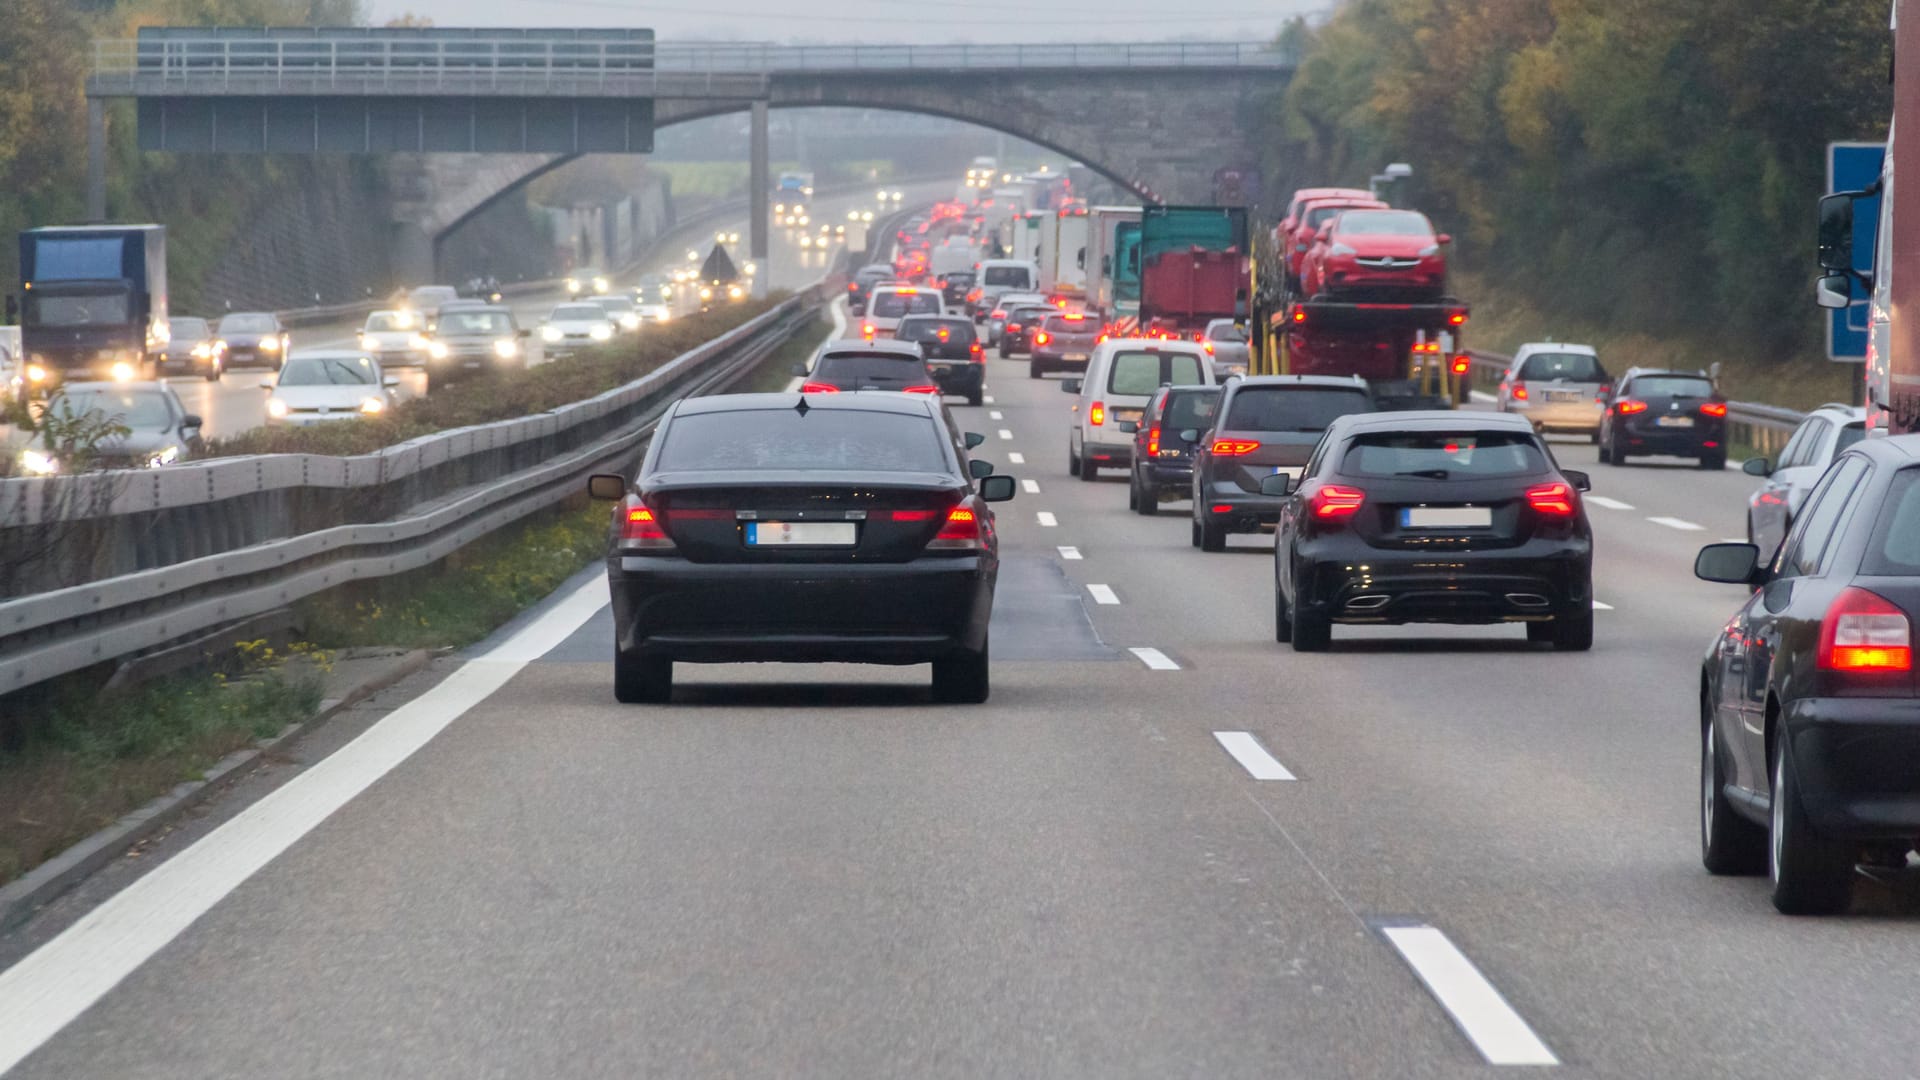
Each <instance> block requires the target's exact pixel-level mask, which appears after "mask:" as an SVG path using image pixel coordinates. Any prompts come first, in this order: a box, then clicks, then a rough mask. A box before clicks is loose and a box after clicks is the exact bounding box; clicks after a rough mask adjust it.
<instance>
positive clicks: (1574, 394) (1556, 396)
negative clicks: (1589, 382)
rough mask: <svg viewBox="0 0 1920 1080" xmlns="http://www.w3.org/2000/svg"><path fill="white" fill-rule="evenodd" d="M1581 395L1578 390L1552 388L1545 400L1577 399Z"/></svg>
mask: <svg viewBox="0 0 1920 1080" xmlns="http://www.w3.org/2000/svg"><path fill="white" fill-rule="evenodd" d="M1581 396H1582V395H1581V393H1580V391H1578V390H1554V391H1552V392H1550V393H1548V394H1547V400H1548V401H1579V400H1580V398H1581Z"/></svg>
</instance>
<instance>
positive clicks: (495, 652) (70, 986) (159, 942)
mask: <svg viewBox="0 0 1920 1080" xmlns="http://www.w3.org/2000/svg"><path fill="white" fill-rule="evenodd" d="M606 603H607V581H606V578H605V577H600V576H596V577H595V578H594V579H593V580H591V581H589V582H587V583H586V584H585V585H582V586H581V587H579V588H578V589H575V590H574V591H573V592H572V593H571V594H569V595H567V596H566V597H564V598H562V599H561V600H560V602H559V603H557V604H555V605H554V606H553V607H552V608H550V609H549V610H548V611H547V612H546V613H545V614H544V615H542V616H540V617H539V618H538V619H535V620H534V621H533V622H532V623H530V624H528V625H527V626H526V627H525V628H523V629H522V630H520V632H518V633H516V634H514V635H513V636H512V637H510V638H508V639H507V640H506V641H505V642H503V643H501V644H500V645H499V646H498V647H496V648H494V649H492V650H490V651H489V652H487V653H485V654H484V655H482V656H480V657H478V658H476V659H473V660H469V661H468V662H466V663H465V664H462V665H461V666H460V667H459V668H458V669H456V670H455V671H454V672H453V674H451V675H449V676H447V678H446V679H445V680H444V681H442V682H441V683H440V684H439V685H438V686H435V687H434V688H433V689H431V690H429V691H427V692H426V693H424V694H422V695H421V696H420V697H418V698H415V699H414V700H413V701H410V702H408V703H407V704H405V705H402V706H401V707H400V708H398V709H395V710H394V711H393V712H391V713H388V714H387V715H386V716H385V717H384V718H383V719H381V720H380V721H379V722H378V723H376V724H374V725H373V726H372V727H371V728H368V729H367V730H366V731H365V732H363V733H362V734H361V735H360V736H359V737H358V738H356V739H354V740H353V741H352V742H350V743H348V744H347V745H346V746H344V747H342V748H341V749H339V750H337V751H335V752H334V753H333V754H331V755H329V756H328V757H326V758H325V759H323V760H321V761H320V762H319V763H318V764H316V765H314V766H313V767H312V768H310V769H308V770H307V771H306V772H303V773H301V774H300V775H298V776H295V777H294V778H293V779H291V780H289V781H287V782H286V783H285V784H284V785H282V786H281V787H280V788H279V789H278V790H276V791H274V792H273V793H272V794H270V795H268V796H267V797H266V798H264V799H261V800H260V801H259V802H257V803H255V804H253V805H252V806H250V807H248V808H247V809H246V810H244V811H242V812H241V813H240V814H239V815H238V816H237V817H235V818H234V819H233V820H231V821H229V822H227V823H226V824H225V825H222V826H220V827H219V828H217V829H215V830H214V831H213V832H211V833H208V834H207V835H206V836H204V837H202V838H201V839H200V840H198V841H195V842H194V844H193V845H192V846H191V847H188V848H187V849H186V850H185V851H182V852H181V853H180V854H178V855H176V856H174V857H173V858H171V859H169V860H167V861H166V862H164V863H161V864H160V866H159V867H158V868H157V869H155V870H153V871H152V872H151V873H149V874H147V875H146V876H145V877H142V878H140V879H139V880H137V881H135V882H134V883H133V884H131V885H129V886H127V887H126V888H125V889H122V890H121V891H120V892H119V894H118V895H116V896H114V897H113V898H112V899H110V900H108V901H107V902H106V903H104V904H101V905H100V906H99V907H97V908H95V909H94V910H93V911H91V912H89V913H88V914H87V915H86V916H85V917H83V918H82V919H80V921H79V922H76V923H74V924H73V925H72V926H70V927H68V928H67V929H66V930H64V931H62V932H61V933H60V935H59V936H58V937H55V938H54V939H53V940H52V941H49V942H47V943H46V944H45V945H42V946H40V948H38V949H36V950H35V951H34V952H32V953H30V954H28V956H27V957H26V959H24V960H21V961H20V962H19V963H17V964H15V965H14V966H13V967H11V968H9V969H7V970H6V971H4V972H0V1073H5V1072H6V1071H7V1070H9V1069H11V1068H13V1067H14V1066H15V1065H17V1064H19V1062H20V1060H21V1059H22V1058H24V1057H26V1056H27V1055H28V1054H31V1053H33V1052H34V1051H35V1050H36V1049H38V1048H39V1047H40V1046H41V1045H42V1044H44V1043H45V1042H46V1041H47V1040H48V1039H51V1038H52V1037H53V1036H54V1035H55V1034H57V1033H58V1032H59V1031H60V1029H61V1028H63V1027H65V1026H67V1024H68V1023H70V1022H72V1021H73V1019H74V1018H75V1017H77V1016H79V1015H80V1014H81V1013H83V1012H85V1011H86V1010H87V1009H88V1008H89V1007H91V1006H92V1005H93V1003H94V1002H96V1001H98V1000H100V998H102V997H103V996H105V995H106V993H107V992H108V991H110V990H112V989H113V988H114V986H116V985H118V984H119V982H120V981H121V980H122V979H124V978H126V977H127V976H128V975H130V974H132V973H133V972H134V970H135V969H137V968H139V967H140V965H141V964H143V963H145V962H146V961H147V959H148V958H149V957H151V956H153V954H154V953H156V952H159V951H160V950H161V949H162V948H164V947H165V946H166V945H167V943H168V942H170V941H172V940H173V939H174V938H175V937H177V936H178V935H179V934H180V932H181V931H183V930H185V929H186V928H187V927H188V926H190V925H192V923H193V922H194V921H195V920H197V919H199V918H200V916H202V915H204V914H206V913H207V911H208V910H209V909H211V908H212V907H213V906H214V905H215V904H217V903H219V902H220V901H221V900H222V899H223V898H225V897H226V895H227V894H228V893H230V892H232V891H233V890H234V889H236V888H238V887H239V886H240V885H241V884H242V883H244V882H245V881H246V880H247V879H248V878H250V877H252V876H253V875H254V873H256V872H257V871H258V870H259V869H260V868H261V867H263V866H265V865H267V864H268V863H269V862H272V861H273V860H274V859H275V858H277V857H278V856H279V855H280V854H281V853H282V852H284V851H286V850H287V849H288V848H290V847H292V846H293V845H294V844H295V843H296V842H298V841H299V840H300V838H301V837H303V836H305V835H307V833H308V832H309V831H311V830H312V829H313V828H314V826H316V825H319V824H320V823H321V822H322V821H325V820H326V819H327V818H328V817H329V816H331V815H332V814H333V813H334V811H336V810H338V809H340V808H341V807H342V806H345V805H346V804H347V803H348V802H349V801H351V800H352V799H353V798H354V797H355V796H357V795H359V794H360V793H361V792H362V791H365V790H366V789H367V788H368V787H369V786H371V785H372V784H373V783H374V782H375V781H376V780H379V779H380V778H381V777H383V776H385V775H386V774H387V773H388V772H390V771H392V769H393V768H394V767H395V766H397V765H399V764H400V763H401V762H403V761H405V760H407V758H409V757H411V756H412V755H413V753H414V752H415V751H416V750H419V749H420V748H421V747H422V746H425V745H426V744H427V743H428V742H430V741H432V740H433V738H434V736H436V735H438V734H440V732H442V731H443V730H445V729H446V727H447V726H448V725H449V724H452V723H453V722H454V721H455V720H458V719H459V718H460V717H461V716H462V715H464V714H465V713H466V712H467V710H469V709H471V708H473V707H474V706H475V705H478V704H479V703H481V702H482V701H484V700H486V699H487V697H488V696H489V695H491V694H492V693H493V692H494V691H496V690H498V689H500V687H501V686H503V685H504V684H505V683H506V682H507V680H508V679H511V678H513V676H514V675H515V674H517V673H518V672H519V671H520V669H521V668H523V667H525V666H526V665H527V663H528V662H529V661H532V660H535V659H537V658H539V657H540V656H542V655H544V654H545V653H546V652H547V651H548V650H550V649H552V648H553V647H554V646H556V645H558V644H560V642H562V641H564V640H566V639H567V637H568V636H569V635H571V634H572V633H573V632H574V631H575V630H578V629H579V628H580V627H581V625H583V624H584V623H585V622H586V621H587V620H588V619H589V618H592V617H593V615H594V614H595V613H596V612H598V611H599V610H600V609H601V608H602V607H605V606H606Z"/></svg>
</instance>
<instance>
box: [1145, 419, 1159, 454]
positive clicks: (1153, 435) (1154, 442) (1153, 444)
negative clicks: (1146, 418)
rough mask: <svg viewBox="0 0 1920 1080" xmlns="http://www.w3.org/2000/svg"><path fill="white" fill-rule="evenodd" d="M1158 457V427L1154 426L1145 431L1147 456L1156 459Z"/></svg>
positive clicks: (1157, 425)
mask: <svg viewBox="0 0 1920 1080" xmlns="http://www.w3.org/2000/svg"><path fill="white" fill-rule="evenodd" d="M1159 455H1160V425H1159V424H1155V425H1153V426H1152V427H1150V428H1148V429H1147V456H1148V457H1158V456H1159Z"/></svg>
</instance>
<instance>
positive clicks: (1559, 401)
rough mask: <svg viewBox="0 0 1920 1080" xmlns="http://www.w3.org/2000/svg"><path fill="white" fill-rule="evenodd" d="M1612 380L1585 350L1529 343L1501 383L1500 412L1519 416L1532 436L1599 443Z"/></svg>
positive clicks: (1590, 350)
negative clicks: (1573, 436)
mask: <svg viewBox="0 0 1920 1080" xmlns="http://www.w3.org/2000/svg"><path fill="white" fill-rule="evenodd" d="M1612 383H1613V380H1612V379H1611V378H1610V377H1608V375H1607V369H1606V368H1605V367H1603V366H1601V364H1600V357H1599V354H1597V353H1595V352H1594V350H1593V347H1592V346H1590V345H1563V344H1559V343H1556V342H1530V343H1528V344H1526V345H1522V346H1520V350H1519V351H1518V352H1516V353H1514V354H1513V363H1511V364H1509V365H1508V366H1507V370H1506V372H1505V374H1503V375H1502V376H1501V378H1500V394H1499V407H1500V411H1501V412H1506V413H1513V414H1515V415H1517V416H1524V417H1526V418H1527V422H1528V423H1530V424H1532V425H1533V428H1534V430H1535V431H1539V432H1542V433H1546V432H1550V431H1552V432H1571V433H1574V434H1579V435H1585V436H1587V437H1588V438H1589V439H1591V440H1593V441H1594V442H1599V441H1600V414H1601V413H1602V412H1604V411H1605V410H1606V406H1605V402H1606V399H1607V394H1608V392H1609V391H1610V390H1611V389H1612Z"/></svg>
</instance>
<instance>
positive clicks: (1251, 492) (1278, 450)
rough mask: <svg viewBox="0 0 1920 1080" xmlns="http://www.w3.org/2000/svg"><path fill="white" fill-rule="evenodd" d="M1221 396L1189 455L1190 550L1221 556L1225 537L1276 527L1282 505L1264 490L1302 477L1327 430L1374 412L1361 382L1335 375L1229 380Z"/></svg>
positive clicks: (1368, 394)
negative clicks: (1278, 479)
mask: <svg viewBox="0 0 1920 1080" xmlns="http://www.w3.org/2000/svg"><path fill="white" fill-rule="evenodd" d="M1223 393H1224V397H1223V398H1222V399H1221V402H1220V408H1219V411H1218V412H1216V413H1215V414H1214V420H1213V426H1212V427H1211V428H1210V429H1209V430H1207V431H1206V432H1205V433H1204V434H1203V435H1202V436H1201V438H1200V441H1199V444H1198V445H1196V446H1195V447H1194V450H1193V469H1192V477H1193V492H1192V494H1193V544H1194V546H1195V547H1197V548H1199V549H1200V550H1202V551H1224V550H1226V546H1227V534H1228V533H1251V532H1260V531H1261V530H1263V529H1271V528H1273V527H1274V525H1275V524H1277V523H1278V522H1279V520H1280V508H1281V505H1282V504H1283V503H1284V502H1285V500H1284V499H1282V498H1279V497H1277V496H1274V495H1269V494H1267V493H1265V492H1264V491H1263V490H1262V488H1261V483H1262V482H1263V481H1265V480H1266V479H1267V478H1268V477H1270V476H1273V475H1275V474H1283V475H1287V476H1299V475H1300V472H1301V470H1302V469H1303V468H1304V467H1305V466H1306V464H1307V458H1308V457H1309V456H1311V455H1312V454H1313V448H1314V445H1315V444H1317V443H1318V442H1319V441H1320V435H1321V433H1322V432H1324V431H1326V430H1327V425H1328V424H1331V423H1333V422H1334V420H1336V419H1338V418H1340V417H1342V416H1349V415H1352V414H1353V413H1370V412H1373V411H1374V406H1373V394H1372V392H1371V391H1370V390H1368V388H1367V384H1366V383H1365V382H1363V381H1362V380H1360V379H1356V378H1340V377H1338V376H1333V375H1262V376H1258V377H1255V378H1251V379H1239V378H1230V379H1228V380H1227V383H1226V389H1225V390H1224V391H1223Z"/></svg>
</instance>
